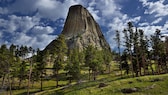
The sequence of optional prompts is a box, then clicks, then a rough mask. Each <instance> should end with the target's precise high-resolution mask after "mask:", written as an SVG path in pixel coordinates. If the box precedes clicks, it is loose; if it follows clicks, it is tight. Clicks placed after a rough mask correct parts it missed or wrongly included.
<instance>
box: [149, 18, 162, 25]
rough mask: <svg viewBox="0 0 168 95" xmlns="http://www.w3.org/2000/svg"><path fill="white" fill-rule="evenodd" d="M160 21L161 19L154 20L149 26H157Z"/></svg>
mask: <svg viewBox="0 0 168 95" xmlns="http://www.w3.org/2000/svg"><path fill="white" fill-rule="evenodd" d="M160 21H162V18H158V19H156V20H154V21H153V22H152V23H151V24H152V25H153V24H157V23H159V22H160Z"/></svg>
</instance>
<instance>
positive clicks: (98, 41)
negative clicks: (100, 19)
mask: <svg viewBox="0 0 168 95" xmlns="http://www.w3.org/2000/svg"><path fill="white" fill-rule="evenodd" d="M62 34H64V35H65V37H66V41H67V45H68V47H69V48H74V47H78V48H79V49H80V50H83V49H84V48H85V47H87V46H88V45H93V46H94V47H97V48H98V49H102V48H106V49H110V47H109V44H108V43H107V42H106V40H105V38H104V35H103V34H102V32H101V30H100V27H99V25H98V24H97V23H96V21H95V20H94V18H93V16H92V15H91V14H90V13H89V11H88V10H87V9H86V8H84V7H83V6H81V5H75V6H71V7H70V8H69V12H68V16H67V19H66V22H65V25H64V28H63V31H62Z"/></svg>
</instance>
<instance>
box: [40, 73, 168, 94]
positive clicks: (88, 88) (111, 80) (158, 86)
mask: <svg viewBox="0 0 168 95" xmlns="http://www.w3.org/2000/svg"><path fill="white" fill-rule="evenodd" d="M154 79H162V80H160V81H155V82H151V81H152V80H154ZM102 82H103V83H106V84H107V86H106V87H103V88H98V85H99V83H102ZM152 85H155V86H154V88H152V89H148V90H146V89H147V88H148V87H150V86H152ZM133 87H137V88H139V89H140V91H138V92H134V93H131V94H129V95H167V94H168V90H167V89H168V74H163V75H155V76H154V75H150V76H142V77H136V78H126V79H121V78H120V77H115V76H114V75H113V74H110V75H101V76H99V78H98V80H97V81H90V82H85V83H82V84H78V85H73V86H70V87H68V88H65V89H52V90H49V91H44V93H40V95H124V94H123V93H122V92H121V89H123V88H133Z"/></svg>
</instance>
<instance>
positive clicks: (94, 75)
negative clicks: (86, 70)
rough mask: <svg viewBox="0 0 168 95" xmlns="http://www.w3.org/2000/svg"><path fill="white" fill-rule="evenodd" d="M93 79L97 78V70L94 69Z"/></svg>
mask: <svg viewBox="0 0 168 95" xmlns="http://www.w3.org/2000/svg"><path fill="white" fill-rule="evenodd" d="M93 80H94V81H95V80H96V71H93Z"/></svg>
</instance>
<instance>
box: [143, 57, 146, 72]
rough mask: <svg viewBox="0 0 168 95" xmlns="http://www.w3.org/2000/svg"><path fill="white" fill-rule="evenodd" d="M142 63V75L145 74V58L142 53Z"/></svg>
mask: <svg viewBox="0 0 168 95" xmlns="http://www.w3.org/2000/svg"><path fill="white" fill-rule="evenodd" d="M142 64H143V68H144V75H146V63H145V58H144V56H143V55H142Z"/></svg>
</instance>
